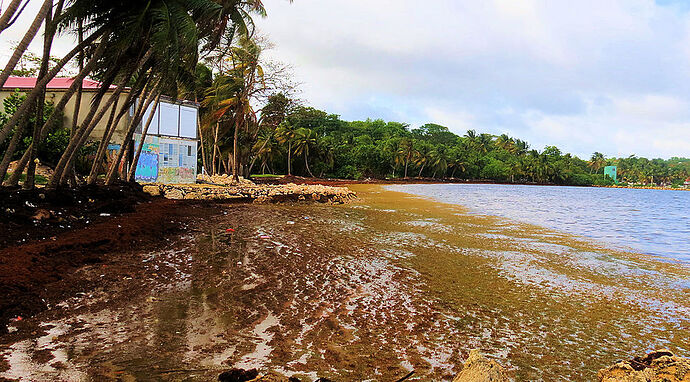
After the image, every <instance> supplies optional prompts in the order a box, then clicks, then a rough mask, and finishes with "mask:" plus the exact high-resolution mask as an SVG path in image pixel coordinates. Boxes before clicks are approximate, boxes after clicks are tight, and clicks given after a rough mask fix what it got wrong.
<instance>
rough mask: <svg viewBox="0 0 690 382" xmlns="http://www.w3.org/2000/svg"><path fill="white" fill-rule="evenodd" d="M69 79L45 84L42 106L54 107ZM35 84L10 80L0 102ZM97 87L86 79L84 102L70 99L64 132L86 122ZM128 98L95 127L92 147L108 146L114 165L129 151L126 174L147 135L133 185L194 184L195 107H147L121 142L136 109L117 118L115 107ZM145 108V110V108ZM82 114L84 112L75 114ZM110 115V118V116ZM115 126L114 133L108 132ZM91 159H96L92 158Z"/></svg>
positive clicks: (164, 103) (169, 103)
mask: <svg viewBox="0 0 690 382" xmlns="http://www.w3.org/2000/svg"><path fill="white" fill-rule="evenodd" d="M72 83H73V80H72V79H71V78H55V79H53V80H51V81H50V82H49V83H48V86H47V93H46V101H47V102H53V103H56V102H57V101H58V100H59V99H60V98H61V97H62V94H64V93H65V92H66V91H67V90H68V89H69V88H70V86H71V85H72ZM35 85H36V78H28V77H10V78H9V79H8V80H7V82H6V83H5V85H4V86H3V87H2V89H0V100H4V99H5V98H7V97H9V96H10V95H11V94H13V93H14V92H17V91H18V92H25V91H27V90H30V89H33V88H34V86H35ZM100 85H101V84H100V83H99V82H97V81H93V80H89V79H84V81H83V84H82V96H81V99H80V100H79V103H77V99H78V97H72V98H71V99H70V101H69V102H68V103H67V105H66V106H65V109H64V112H63V114H64V116H63V121H62V123H63V126H65V127H71V126H75V125H76V124H75V121H74V116H75V115H77V116H78V117H77V119H78V121H76V122H77V124H81V123H83V122H84V121H85V120H86V119H87V118H89V115H88V114H89V113H88V111H89V109H90V108H91V105H92V102H93V100H94V99H95V98H96V95H97V94H98V92H99V90H100V89H101V86H100ZM115 90H116V87H114V86H111V87H110V88H109V89H108V90H107V91H106V94H108V93H111V94H112V92H114V91H115ZM128 96H129V92H128V91H127V90H125V91H123V92H121V93H120V95H119V97H118V99H117V100H116V101H115V103H114V104H113V105H112V107H111V108H110V109H108V110H107V112H106V113H105V116H106V117H105V118H102V119H101V120H100V121H98V123H97V124H96V126H95V128H94V129H93V131H92V132H91V134H90V135H89V138H88V140H89V141H91V142H101V141H103V140H104V139H105V140H107V151H106V155H107V158H108V161H110V162H111V163H112V161H113V160H114V159H113V158H116V157H117V153H118V151H119V150H120V148H121V147H122V145H123V144H127V145H132V147H131V149H130V150H128V153H129V157H128V158H123V160H122V161H121V163H120V170H121V171H123V172H125V173H126V172H127V170H128V169H129V166H130V165H131V163H133V162H134V157H135V155H136V153H137V149H138V147H139V145H140V142H141V137H142V135H143V134H144V133H145V137H144V144H143V146H142V148H141V153H140V154H139V158H138V161H137V168H136V173H135V179H136V180H137V181H139V182H147V183H149V182H150V183H153V182H156V183H195V182H196V173H197V147H198V136H197V131H198V111H199V105H198V104H196V103H194V102H190V101H179V100H175V99H170V98H166V97H160V99H159V102H158V103H155V102H153V103H151V104H150V106H149V107H148V109H147V111H146V112H145V113H144V116H143V118H141V122H140V123H139V125H138V126H137V129H136V130H135V134H134V137H133V139H131V140H130V141H129V142H124V140H125V138H126V132H127V128H128V126H129V124H130V122H131V121H132V119H133V118H134V110H135V107H132V108H130V110H129V112H128V113H125V115H122V116H119V118H118V116H115V115H114V114H115V110H113V109H117V107H118V104H119V105H122V104H125V102H127V98H128ZM144 105H145V104H144ZM79 110H81V111H82V112H81V113H80V112H78V111H79ZM111 115H112V116H111ZM110 125H114V126H115V128H114V129H112V128H111V129H108V126H110ZM92 155H94V157H95V155H96V153H93V154H92Z"/></svg>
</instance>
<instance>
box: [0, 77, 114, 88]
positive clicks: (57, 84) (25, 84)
mask: <svg viewBox="0 0 690 382" xmlns="http://www.w3.org/2000/svg"><path fill="white" fill-rule="evenodd" d="M72 83H74V78H53V79H52V80H50V82H48V86H47V88H48V89H54V90H59V89H64V90H67V89H69V87H70V86H72ZM82 83H83V87H84V89H93V90H95V89H99V88H100V87H101V83H100V82H98V81H94V80H89V79H87V78H85V79H84V81H82ZM35 86H36V78H34V77H10V78H8V79H7V81H6V82H5V85H3V86H2V87H3V88H4V89H33V88H34V87H35ZM110 88H111V89H114V88H115V86H110Z"/></svg>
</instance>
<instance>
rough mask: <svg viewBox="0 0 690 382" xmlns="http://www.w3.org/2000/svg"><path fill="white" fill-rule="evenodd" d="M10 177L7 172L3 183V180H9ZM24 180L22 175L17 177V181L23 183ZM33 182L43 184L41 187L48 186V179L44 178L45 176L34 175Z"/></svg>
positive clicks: (24, 175)
mask: <svg viewBox="0 0 690 382" xmlns="http://www.w3.org/2000/svg"><path fill="white" fill-rule="evenodd" d="M10 176H12V173H11V172H8V173H7V174H5V179H4V180H3V182H4V181H5V180H7V179H9V178H10ZM25 180H26V174H22V176H20V177H19V181H20V182H24V181H25ZM35 181H36V184H43V185H45V184H48V178H46V177H45V176H41V175H36V179H35Z"/></svg>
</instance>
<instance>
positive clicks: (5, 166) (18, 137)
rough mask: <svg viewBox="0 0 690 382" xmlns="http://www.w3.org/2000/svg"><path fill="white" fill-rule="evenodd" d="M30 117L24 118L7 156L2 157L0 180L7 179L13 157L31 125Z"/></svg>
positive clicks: (11, 142) (13, 137)
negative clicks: (27, 127) (25, 131)
mask: <svg viewBox="0 0 690 382" xmlns="http://www.w3.org/2000/svg"><path fill="white" fill-rule="evenodd" d="M31 113H32V114H33V110H32V111H31ZM29 115H30V114H29ZM29 115H27V116H26V118H24V119H23V120H22V122H21V123H19V125H18V126H17V129H16V130H15V131H14V135H13V136H12V139H10V143H9V144H8V145H7V150H6V151H5V155H4V156H3V157H2V161H0V179H5V175H7V169H8V168H9V166H10V162H12V155H13V154H14V151H15V150H16V149H17V145H18V144H19V141H21V139H22V135H24V130H25V129H26V125H27V124H28V123H29ZM15 171H16V170H15Z"/></svg>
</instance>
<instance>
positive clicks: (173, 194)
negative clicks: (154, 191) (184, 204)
mask: <svg viewBox="0 0 690 382" xmlns="http://www.w3.org/2000/svg"><path fill="white" fill-rule="evenodd" d="M165 197H166V198H168V199H176V200H179V199H184V192H183V191H182V190H179V189H176V188H171V189H169V190H165Z"/></svg>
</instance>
